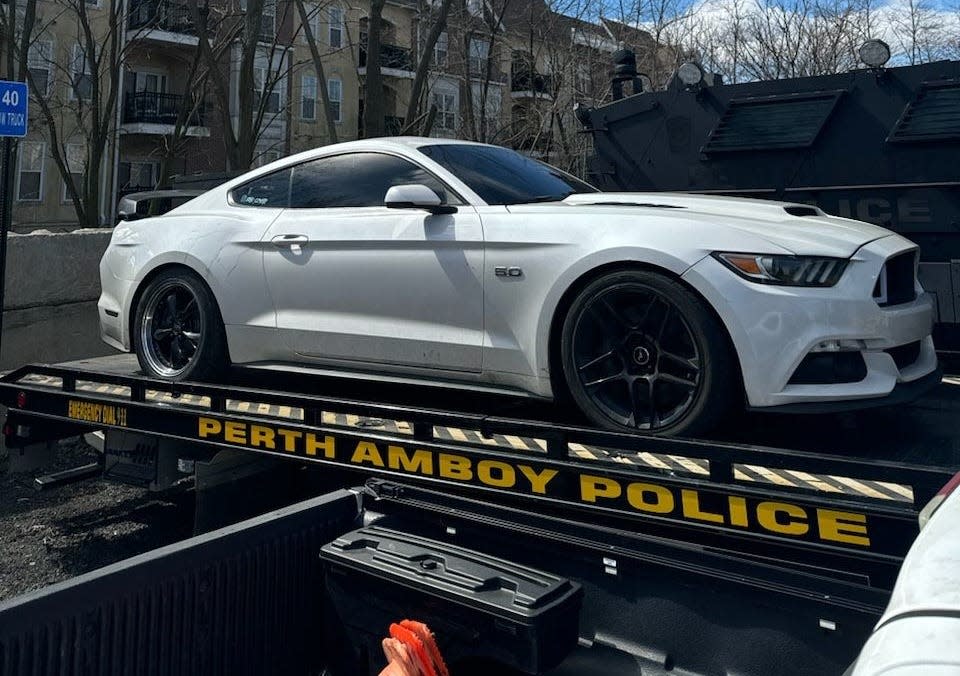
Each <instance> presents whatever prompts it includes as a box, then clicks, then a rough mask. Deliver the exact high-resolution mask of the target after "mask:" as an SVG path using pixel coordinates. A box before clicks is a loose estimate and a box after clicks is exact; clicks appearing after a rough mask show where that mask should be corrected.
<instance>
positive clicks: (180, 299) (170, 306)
mask: <svg viewBox="0 0 960 676" xmlns="http://www.w3.org/2000/svg"><path fill="white" fill-rule="evenodd" d="M133 344H134V350H135V351H136V353H137V360H138V361H139V362H140V368H141V369H143V372H144V373H145V374H146V375H148V376H153V377H156V378H164V379H166V380H212V379H216V378H217V377H218V376H220V375H221V374H222V372H223V371H224V370H225V369H226V367H227V365H228V357H227V341H226V334H225V331H224V329H223V322H222V321H221V319H220V311H219V310H218V308H217V304H216V301H215V300H214V298H213V294H212V293H210V290H209V289H208V288H207V286H206V285H205V284H204V283H203V281H202V280H201V279H200V277H199V276H197V275H196V274H195V273H193V272H191V271H188V270H166V271H164V272H161V273H160V274H159V275H157V276H156V277H155V278H154V279H153V280H152V281H151V282H150V283H149V285H148V286H147V288H146V289H144V292H143V294H142V295H141V296H140V301H139V303H138V305H137V314H136V319H135V321H134V332H133Z"/></svg>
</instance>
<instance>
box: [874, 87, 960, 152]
mask: <svg viewBox="0 0 960 676" xmlns="http://www.w3.org/2000/svg"><path fill="white" fill-rule="evenodd" d="M947 139H960V82H958V81H957V80H953V81H950V82H944V83H924V85H923V87H922V88H921V89H920V91H919V92H918V93H917V98H915V99H914V100H913V101H911V102H910V103H908V104H907V107H906V108H904V110H903V114H902V115H901V116H900V119H899V120H897V124H896V126H895V127H894V128H893V131H892V132H891V133H890V136H889V137H888V138H887V141H893V142H896V141H944V140H947Z"/></svg>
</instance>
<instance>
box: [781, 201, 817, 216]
mask: <svg viewBox="0 0 960 676" xmlns="http://www.w3.org/2000/svg"><path fill="white" fill-rule="evenodd" d="M783 210H784V211H786V212H787V213H788V214H790V215H791V216H819V215H820V212H819V211H817V208H816V207H808V206H806V205H803V204H793V205H791V206H789V207H784V208H783Z"/></svg>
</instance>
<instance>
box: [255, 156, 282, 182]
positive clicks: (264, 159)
mask: <svg viewBox="0 0 960 676" xmlns="http://www.w3.org/2000/svg"><path fill="white" fill-rule="evenodd" d="M279 159H280V151H279V150H264V151H263V152H262V153H260V154H259V155H257V159H255V160H254V161H253V164H254V166H255V167H257V168H259V167H265V166H267V165H268V164H270V163H271V162H276V161H277V160H279ZM287 180H288V182H289V176H288V177H287Z"/></svg>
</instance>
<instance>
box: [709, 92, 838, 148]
mask: <svg viewBox="0 0 960 676" xmlns="http://www.w3.org/2000/svg"><path fill="white" fill-rule="evenodd" d="M841 93H842V92H839V91H831V92H815V93H813V94H800V95H796V94H791V95H786V96H768V97H763V98H756V99H734V100H732V101H730V104H729V105H728V106H727V110H726V111H724V113H723V117H721V118H720V121H719V122H718V123H717V126H716V127H714V129H713V131H712V132H710V138H709V139H707V143H706V145H705V146H704V147H703V152H705V153H719V152H730V151H738V150H782V149H786V148H805V147H807V146H810V145H812V144H813V142H814V141H815V140H816V138H817V134H819V133H820V130H821V129H823V125H824V124H825V123H826V121H827V118H829V117H830V113H832V112H833V109H834V107H835V106H836V104H837V100H838V99H839V98H840V94H841Z"/></svg>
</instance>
